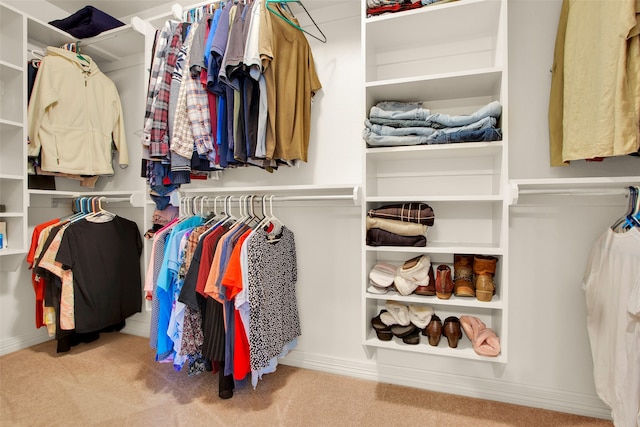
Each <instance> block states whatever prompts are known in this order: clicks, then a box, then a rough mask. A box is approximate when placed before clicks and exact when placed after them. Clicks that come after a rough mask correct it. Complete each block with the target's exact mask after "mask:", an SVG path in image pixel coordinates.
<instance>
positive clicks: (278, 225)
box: [267, 194, 284, 243]
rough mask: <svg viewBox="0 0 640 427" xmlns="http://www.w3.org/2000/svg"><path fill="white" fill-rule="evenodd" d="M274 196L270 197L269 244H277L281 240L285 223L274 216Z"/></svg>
mask: <svg viewBox="0 0 640 427" xmlns="http://www.w3.org/2000/svg"><path fill="white" fill-rule="evenodd" d="M273 197H274V196H273V194H272V195H270V196H269V225H270V227H269V228H270V229H269V230H268V234H267V239H268V241H269V243H275V242H277V241H279V240H280V238H279V237H278V236H279V235H280V232H281V231H282V227H284V223H283V222H282V221H280V220H279V219H278V218H277V217H276V216H275V215H274V214H273Z"/></svg>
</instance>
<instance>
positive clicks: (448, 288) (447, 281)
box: [436, 264, 453, 299]
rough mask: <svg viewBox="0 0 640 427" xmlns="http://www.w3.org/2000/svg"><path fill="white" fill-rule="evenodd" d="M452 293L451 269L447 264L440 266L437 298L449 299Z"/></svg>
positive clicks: (437, 279) (437, 280)
mask: <svg viewBox="0 0 640 427" xmlns="http://www.w3.org/2000/svg"><path fill="white" fill-rule="evenodd" d="M452 292H453V281H452V280H451V268H450V267H449V266H448V265H446V264H440V265H439V266H438V268H437V269H436V296H437V297H438V298H440V299H449V298H451V293H452Z"/></svg>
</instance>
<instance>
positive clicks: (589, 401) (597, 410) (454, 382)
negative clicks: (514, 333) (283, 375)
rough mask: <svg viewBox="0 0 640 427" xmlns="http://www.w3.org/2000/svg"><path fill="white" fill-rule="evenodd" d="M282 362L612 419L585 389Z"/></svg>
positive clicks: (292, 356) (370, 365)
mask: <svg viewBox="0 0 640 427" xmlns="http://www.w3.org/2000/svg"><path fill="white" fill-rule="evenodd" d="M281 363H282V364H283V365H289V366H295V367H298V368H304V369H312V370H317V371H322V372H329V373H334V374H338V375H344V376H349V377H354V378H360V379H365V380H370V381H375V382H383V383H389V384H395V385H402V386H407V387H414V388H419V389H424V390H430V391H437V392H442V393H449V394H455V395H461V396H467V397H474V398H481V399H488V400H494V401H497V402H505V403H511V404H515V405H522V406H528V407H533V408H541V409H546V410H551V411H558V412H564V413H569V414H575V415H583V416H587V417H593V418H601V419H608V420H610V419H611V410H610V409H609V408H607V407H606V405H605V404H604V403H603V402H602V401H601V400H600V399H599V398H598V397H597V396H593V395H588V394H584V393H574V392H567V391H559V390H554V389H548V388H542V387H534V386H527V385H523V384H515V383H508V382H505V381H501V380H492V379H483V378H477V377H469V376H464V375H457V374H449V373H442V372H434V371H425V370H418V369H412V368H405V367H398V366H392V365H381V364H379V363H376V362H375V360H370V361H367V362H362V361H360V360H357V361H356V360H349V359H340V358H333V357H327V356H323V355H313V354H308V353H303V352H301V351H297V350H293V351H292V352H290V353H289V354H288V355H287V356H286V357H285V358H284V359H282V360H281Z"/></svg>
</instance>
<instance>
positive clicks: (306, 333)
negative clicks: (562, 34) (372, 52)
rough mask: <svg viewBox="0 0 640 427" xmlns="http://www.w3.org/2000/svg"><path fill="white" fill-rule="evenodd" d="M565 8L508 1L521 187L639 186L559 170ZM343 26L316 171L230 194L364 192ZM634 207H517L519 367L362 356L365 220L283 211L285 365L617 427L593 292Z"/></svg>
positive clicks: (10, 281)
mask: <svg viewBox="0 0 640 427" xmlns="http://www.w3.org/2000/svg"><path fill="white" fill-rule="evenodd" d="M349 5H350V6H353V3H352V2H349ZM560 5H561V0H547V1H534V0H514V1H510V2H509V38H510V40H509V82H510V88H509V94H510V99H509V106H510V110H509V120H510V123H509V131H510V132H509V133H510V140H509V142H508V143H509V145H510V150H509V152H510V171H511V178H544V177H563V176H613V175H634V174H635V175H637V170H638V166H639V165H638V162H639V161H640V160H639V159H637V158H621V159H607V160H605V162H603V163H592V164H588V163H586V162H574V163H573V164H572V165H571V166H568V167H563V168H553V169H552V168H550V167H549V166H548V154H547V152H548V146H547V144H548V137H547V132H548V129H547V102H548V94H549V83H550V78H551V76H550V73H549V68H550V66H551V63H552V59H553V45H554V41H555V32H556V26H557V20H558V16H559V11H560ZM18 7H19V6H18ZM355 7H356V8H355V12H356V13H357V12H358V5H355ZM337 10H340V9H337ZM353 11H354V9H353V8H347V12H346V14H347V15H351V16H353V15H352V13H353ZM343 13H344V12H343ZM336 16H337V17H338V19H336V20H335V21H327V22H324V23H322V29H323V31H324V32H325V34H326V35H327V37H328V40H329V41H328V43H327V44H326V45H324V44H321V43H319V42H317V41H311V45H312V49H313V53H314V56H315V60H316V65H317V70H318V73H319V76H320V80H321V81H322V83H323V90H322V91H321V92H320V93H319V94H318V97H317V99H316V102H315V104H314V107H313V108H314V110H313V125H312V127H313V129H312V140H311V150H310V155H309V157H310V162H309V163H307V164H302V165H301V166H300V168H297V169H282V170H278V171H277V172H275V173H273V174H268V173H266V172H264V171H261V170H256V169H252V170H233V171H225V172H224V175H223V176H224V177H223V182H222V184H223V185H229V186H234V185H238V186H247V185H259V186H263V185H284V184H345V183H348V184H351V183H358V182H359V181H360V177H361V171H362V169H361V168H362V166H361V149H362V144H363V143H362V140H361V138H360V132H361V129H362V120H363V104H362V101H363V95H362V94H363V87H362V82H361V76H362V73H361V63H360V61H361V53H360V20H359V18H358V17H353V18H351V19H339V17H340V16H341V15H340V13H339V12H336ZM125 80H126V79H121V82H120V83H119V84H121V85H122V86H123V87H122V88H121V90H132V91H136V92H139V91H140V87H138V85H139V84H140V79H133V80H132V83H131V85H132V86H133V87H128V86H127V85H128V83H126V81H125ZM138 119H139V118H137V117H133V118H131V120H134V121H135V120H138ZM624 203H625V202H624V200H618V199H609V198H607V199H587V200H579V201H572V200H569V201H563V202H562V203H556V202H551V203H549V202H548V200H547V201H544V203H543V204H542V205H541V206H538V207H533V208H523V207H514V208H512V215H511V223H510V240H511V241H510V245H509V247H510V250H511V253H510V260H511V265H510V269H509V270H510V280H509V282H510V298H509V313H510V318H509V333H510V336H509V353H510V354H509V362H508V363H507V364H506V365H500V364H491V363H486V362H478V361H468V360H461V359H457V358H456V359H455V360H454V359H449V358H444V357H439V356H432V355H422V354H414V353H404V352H397V351H393V350H385V349H378V350H377V352H373V353H372V354H367V352H366V349H365V348H363V347H362V346H361V344H360V330H361V329H360V328H361V325H362V314H361V312H360V310H361V308H360V307H361V303H360V295H361V294H360V288H359V287H360V286H361V285H362V280H361V278H360V277H359V275H360V252H359V251H360V248H361V243H360V239H361V224H360V218H359V214H360V210H359V208H358V207H355V206H349V205H348V204H344V203H338V202H336V203H329V204H324V203H319V204H308V205H300V204H298V205H295V204H294V205H292V206H289V207H283V208H282V209H281V210H278V216H279V218H281V219H282V220H283V221H284V222H285V223H287V224H288V225H289V226H290V228H291V229H292V230H293V231H294V232H295V235H296V244H297V247H298V254H299V255H298V257H299V258H298V261H299V263H298V265H299V282H298V300H299V305H300V313H301V323H302V328H303V336H302V338H301V339H300V341H299V345H298V348H297V350H296V351H294V352H293V353H292V354H291V355H290V356H288V357H287V359H285V361H284V363H288V364H292V365H296V366H302V367H306V368H310V369H319V370H323V371H329V372H335V373H340V374H344V375H351V376H357V377H361V378H368V379H374V380H379V381H383V382H391V383H397V384H404V385H409V386H415V387H421V388H426V389H431V390H436V391H443V392H449V393H458V394H463V395H468V396H477V397H481V398H487V399H494V400H499V401H505V402H513V403H518V404H523V405H529V406H537V407H543V408H548V409H553V410H559V411H565V412H570V413H579V414H586V415H591V416H596V417H603V418H606V417H608V410H607V409H606V408H605V407H604V405H603V404H602V402H601V401H600V400H599V399H598V398H597V396H596V393H595V390H594V386H593V379H592V363H591V355H590V350H589V342H588V338H587V335H586V326H585V312H584V299H583V297H584V296H583V293H582V291H581V288H580V282H581V277H582V273H583V270H584V266H585V263H586V257H587V255H588V252H589V249H590V247H591V245H592V244H593V242H594V241H595V239H596V238H597V236H598V235H599V234H600V233H601V232H603V231H604V230H605V229H606V227H607V226H608V225H609V224H611V223H612V222H613V221H614V220H615V219H617V218H618V216H620V215H622V214H623V213H624V208H625V204H624ZM32 292H33V291H32V289H31V286H30V284H29V282H28V272H27V271H26V269H21V270H20V271H19V272H17V273H11V274H8V275H6V274H5V275H3V276H2V285H1V286H0V295H1V296H2V299H1V301H0V313H1V314H0V316H1V317H0V320H1V322H0V332H1V333H2V335H1V336H0V349H2V350H5V349H6V348H10V349H15V347H16V346H18V345H28V344H30V343H31V342H32V338H33V336H35V335H38V334H39V335H40V336H42V331H35V330H34V327H33V308H32V305H33V304H32V302H33V293H32ZM135 320H137V322H134V323H136V325H135V326H134V327H133V328H132V329H135V330H133V331H132V332H133V333H141V334H144V331H145V328H146V327H147V326H148V316H147V315H146V314H144V313H143V314H142V315H139V316H137V317H136V318H135ZM14 344H15V345H14ZM370 356H371V357H370ZM275 375H277V373H276V374H275Z"/></svg>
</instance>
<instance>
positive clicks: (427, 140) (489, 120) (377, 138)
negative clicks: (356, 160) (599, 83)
mask: <svg viewBox="0 0 640 427" xmlns="http://www.w3.org/2000/svg"><path fill="white" fill-rule="evenodd" d="M495 124H496V119H495V118H494V117H485V118H484V119H482V120H479V121H477V122H475V123H471V124H469V125H467V126H460V127H457V128H443V129H438V130H435V131H434V132H433V133H432V134H430V135H428V136H424V135H401V134H400V135H379V134H376V133H374V132H372V130H371V129H369V128H364V130H363V131H362V138H363V139H364V140H365V142H366V143H367V144H369V145H370V146H374V147H396V146H402V145H421V144H438V143H441V142H439V141H444V140H446V137H443V136H439V135H442V134H452V133H457V132H462V131H472V130H482V129H491V128H493V127H494V126H495ZM391 129H393V128H388V127H385V130H387V131H389V132H391ZM395 130H397V129H395ZM449 138H451V137H449Z"/></svg>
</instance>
